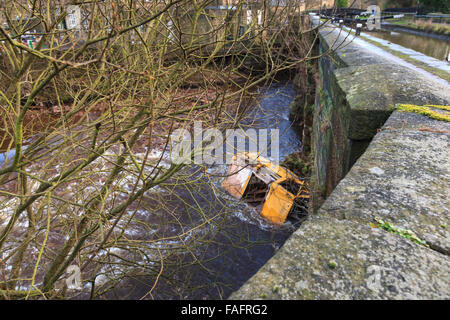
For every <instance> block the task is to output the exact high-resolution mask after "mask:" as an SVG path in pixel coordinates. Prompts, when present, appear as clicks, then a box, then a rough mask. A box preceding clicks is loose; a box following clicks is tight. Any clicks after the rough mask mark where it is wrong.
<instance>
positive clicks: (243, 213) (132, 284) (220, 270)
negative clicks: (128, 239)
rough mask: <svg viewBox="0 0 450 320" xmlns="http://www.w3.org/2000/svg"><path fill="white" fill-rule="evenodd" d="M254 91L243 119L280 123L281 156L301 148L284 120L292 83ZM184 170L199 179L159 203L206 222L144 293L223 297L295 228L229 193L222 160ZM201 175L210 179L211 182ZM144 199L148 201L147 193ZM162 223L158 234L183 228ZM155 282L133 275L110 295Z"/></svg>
mask: <svg viewBox="0 0 450 320" xmlns="http://www.w3.org/2000/svg"><path fill="white" fill-rule="evenodd" d="M259 93H260V97H261V98H260V99H259V101H258V102H255V106H254V108H253V109H252V112H251V114H250V117H249V118H248V119H246V120H245V121H243V123H242V125H243V126H244V127H245V128H254V129H279V130H280V146H279V150H280V160H283V159H284V158H285V157H286V156H287V155H288V154H290V153H291V152H293V151H295V150H300V148H301V143H300V141H299V139H298V137H297V134H296V132H295V130H294V128H293V127H292V123H291V121H290V120H289V108H288V107H289V104H290V102H291V101H292V99H293V97H294V95H295V91H294V89H293V86H292V84H290V83H287V84H273V85H271V86H269V87H263V88H260V91H259ZM188 170H191V171H192V173H193V176H192V179H193V180H195V179H198V180H197V182H195V183H193V184H192V185H190V186H178V187H177V189H176V190H173V192H172V193H170V194H165V195H164V203H165V207H164V208H163V209H162V210H163V211H165V213H164V214H162V216H164V217H169V216H174V215H176V219H177V221H180V222H181V223H182V224H183V225H184V226H185V227H186V229H189V227H193V226H196V225H199V222H202V221H209V222H208V223H205V224H204V225H203V226H201V227H199V228H197V229H196V230H195V232H193V233H192V234H191V235H190V236H192V237H195V238H196V242H195V243H196V246H195V247H193V248H192V250H191V251H190V252H188V253H186V252H185V253H183V254H180V255H177V254H174V255H173V259H178V261H179V266H178V267H173V266H171V267H168V268H166V269H164V270H163V271H162V273H161V277H160V278H159V280H158V284H157V285H156V287H155V288H154V289H153V291H152V293H151V296H150V295H147V296H146V298H150V297H152V298H154V299H223V298H226V297H228V296H229V295H230V294H231V293H232V292H233V291H235V290H237V289H238V288H239V287H240V286H241V285H242V284H243V283H244V282H245V281H246V280H247V279H249V278H250V277H251V276H252V275H253V274H254V273H256V271H258V270H259V268H260V267H262V266H263V265H264V263H265V262H266V261H267V260H268V259H270V258H271V257H272V256H273V255H274V253H275V252H276V251H277V250H278V248H279V247H281V246H282V244H283V243H284V242H285V240H286V239H287V238H288V237H289V235H290V234H291V233H292V232H293V231H294V229H295V228H294V226H292V225H291V224H290V223H286V224H285V226H283V227H281V228H280V227H274V226H272V225H271V224H269V223H267V222H265V221H264V220H263V219H261V218H260V216H259V213H258V211H257V210H256V209H255V208H253V207H250V206H248V205H247V204H246V203H243V202H239V201H236V200H235V199H233V198H231V197H230V196H228V195H227V194H226V193H225V192H224V191H223V189H222V188H221V182H222V180H223V177H221V176H220V175H223V174H225V172H226V166H214V167H212V168H210V169H209V174H207V175H206V174H203V173H201V172H200V171H198V172H197V171H196V168H190V169H188ZM200 181H209V182H210V184H208V183H204V184H202V183H199V182H200ZM159 196H161V195H159ZM154 200H155V203H156V202H157V201H156V199H154ZM145 201H146V202H147V206H150V207H151V203H152V197H151V196H149V197H147V198H146V200H145ZM186 204H192V206H189V205H186ZM194 204H195V205H194ZM196 208H201V210H198V209H196ZM140 215H141V216H142V218H143V219H155V221H154V223H157V222H158V221H157V218H154V215H152V218H150V216H149V217H147V218H146V213H145V210H141V212H140ZM208 219H209V220H208ZM164 225H165V228H164V230H158V233H159V234H158V237H160V238H161V237H168V236H170V235H171V234H177V233H180V232H181V231H182V230H180V229H179V226H178V225H177V224H176V223H174V224H170V223H169V224H168V223H167V221H165V224H164ZM138 233H139V232H138ZM141 236H143V235H141ZM168 245H170V243H169V244H168ZM175 246H176V244H175ZM199 261H201V263H198V262H199ZM154 282H155V279H154V278H152V279H147V278H145V277H136V279H135V280H131V281H127V283H126V284H123V285H120V288H117V289H116V290H115V292H114V293H113V294H111V296H109V297H110V298H111V297H115V298H121V299H124V298H125V299H138V298H141V297H142V296H144V295H146V293H147V292H148V291H149V290H150V289H151V288H152V286H153V284H154Z"/></svg>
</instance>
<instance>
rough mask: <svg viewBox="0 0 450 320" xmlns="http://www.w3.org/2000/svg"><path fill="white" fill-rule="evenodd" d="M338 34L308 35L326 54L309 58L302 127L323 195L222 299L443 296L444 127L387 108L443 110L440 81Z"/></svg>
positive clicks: (447, 171)
mask: <svg viewBox="0 0 450 320" xmlns="http://www.w3.org/2000/svg"><path fill="white" fill-rule="evenodd" d="M347 36H348V35H347V34H346V33H343V32H342V31H339V30H337V29H334V28H323V29H322V30H321V31H320V46H321V51H322V52H323V53H325V52H327V50H328V49H329V48H334V49H336V53H334V54H331V55H329V56H326V57H322V58H321V59H320V62H319V64H320V74H321V88H320V90H318V96H317V99H316V106H315V119H314V132H313V137H314V150H313V151H314V153H315V173H314V180H315V183H316V185H317V186H318V189H319V190H321V191H322V195H323V199H325V198H326V200H325V202H323V204H322V205H321V207H320V209H318V210H317V211H316V212H315V213H314V214H313V215H311V216H310V217H309V219H308V220H307V221H306V222H305V223H304V224H303V225H302V226H300V228H299V229H298V230H297V231H296V232H295V233H294V234H293V235H292V236H291V238H290V239H288V240H287V241H286V243H285V244H284V246H283V247H282V248H281V249H280V250H279V251H278V252H277V253H276V254H275V256H274V257H272V258H271V259H270V260H269V261H268V262H267V264H266V265H265V266H263V267H262V268H261V269H260V270H259V271H258V272H257V273H256V274H255V275H254V276H253V277H252V278H251V279H249V280H248V281H247V282H246V283H245V284H244V285H243V286H242V287H241V289H240V290H238V291H237V292H235V293H234V294H233V295H232V296H231V299H258V298H263V299H264V298H268V299H449V298H450V278H449V277H448V275H449V274H450V258H449V253H450V233H449V231H448V228H449V227H450V226H449V220H450V219H449V218H450V198H449V197H448V193H449V190H450V162H449V160H450V123H449V122H445V121H438V120H434V119H431V118H429V117H427V116H424V115H418V114H414V113H406V112H400V111H395V109H394V105H396V104H398V103H411V104H418V105H423V104H438V105H449V104H450V96H449V95H450V90H449V89H450V87H449V84H448V83H447V82H445V81H443V80H441V79H438V78H435V77H434V76H432V75H430V74H428V73H426V72H424V71H422V70H419V69H417V68H414V67H413V66H411V65H408V64H407V63H405V62H403V61H402V60H400V59H398V58H395V57H394V56H392V55H390V54H388V53H383V52H379V51H380V50H378V51H377V50H376V49H375V48H376V47H374V46H371V45H370V44H368V43H365V42H364V41H362V40H360V39H358V40H354V41H350V40H351V38H352V36H350V37H347ZM436 111H438V112H441V113H443V114H446V111H443V110H438V109H436ZM447 114H448V113H447ZM367 146H368V147H367ZM320 202H321V201H317V202H316V204H317V205H319V204H320ZM377 218H380V219H382V220H384V221H385V222H386V221H387V222H389V223H390V225H392V226H394V227H397V228H403V229H404V230H408V231H407V232H413V233H414V234H415V235H416V236H417V237H418V238H419V239H420V240H423V241H425V242H426V246H425V245H422V244H418V243H416V242H414V241H411V240H410V239H408V238H407V237H405V236H401V235H398V234H395V233H393V232H388V231H385V230H384V229H382V228H380V227H377V226H378V223H377V222H376V220H377Z"/></svg>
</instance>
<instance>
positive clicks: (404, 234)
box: [372, 218, 430, 248]
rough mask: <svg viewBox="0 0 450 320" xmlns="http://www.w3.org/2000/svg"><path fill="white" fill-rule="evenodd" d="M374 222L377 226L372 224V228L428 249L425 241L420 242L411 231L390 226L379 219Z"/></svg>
mask: <svg viewBox="0 0 450 320" xmlns="http://www.w3.org/2000/svg"><path fill="white" fill-rule="evenodd" d="M375 221H376V222H377V225H374V224H372V227H373V226H375V227H377V228H381V229H383V230H385V231H388V232H392V233H394V234H396V235H399V236H401V237H403V238H406V239H408V240H411V241H413V242H415V243H417V244H420V245H423V246H425V247H428V248H429V247H430V246H429V245H428V244H427V243H426V241H425V240H421V239H420V238H419V237H418V236H416V234H415V233H414V232H412V231H411V230H407V229H403V228H399V227H396V226H394V225H391V224H390V223H389V222H388V221H383V220H381V219H380V218H375Z"/></svg>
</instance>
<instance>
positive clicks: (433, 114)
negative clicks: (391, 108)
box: [397, 104, 450, 122]
mask: <svg viewBox="0 0 450 320" xmlns="http://www.w3.org/2000/svg"><path fill="white" fill-rule="evenodd" d="M430 107H432V108H437V109H441V110H445V111H447V112H446V113H447V114H442V113H439V112H437V111H434V110H431V109H430ZM397 110H398V111H404V112H414V113H417V114H421V115H424V116H427V117H429V118H432V119H435V120H440V121H447V122H450V115H449V114H450V113H449V112H448V111H450V106H436V105H427V106H415V105H412V104H401V105H399V106H398V107H397Z"/></svg>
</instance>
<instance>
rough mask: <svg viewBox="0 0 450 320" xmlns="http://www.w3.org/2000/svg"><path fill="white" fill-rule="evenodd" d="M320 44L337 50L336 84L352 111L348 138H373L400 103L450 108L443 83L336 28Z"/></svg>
mask: <svg viewBox="0 0 450 320" xmlns="http://www.w3.org/2000/svg"><path fill="white" fill-rule="evenodd" d="M320 38H321V44H322V45H324V46H325V48H334V49H336V51H335V52H334V53H333V54H332V58H333V60H334V61H336V64H337V65H338V67H339V68H338V69H336V70H335V71H334V74H335V77H336V81H337V84H338V85H339V86H340V87H341V89H342V90H343V92H344V93H345V95H346V101H347V104H348V106H349V107H350V111H351V114H352V116H351V119H350V130H349V138H350V139H353V140H364V139H370V138H372V137H373V136H374V135H375V133H376V130H377V129H378V128H380V126H381V125H382V124H383V123H384V122H385V121H386V119H387V117H388V116H389V115H390V113H391V112H392V110H393V106H394V105H395V104H397V103H410V104H419V105H422V104H429V103H431V104H450V86H449V84H448V83H447V82H446V81H445V80H443V79H439V78H437V77H436V76H434V75H432V74H429V73H428V72H426V71H424V70H421V69H419V68H417V67H415V66H413V65H411V64H409V63H407V62H406V61H403V60H402V59H399V58H398V57H395V56H394V55H392V54H390V53H387V52H385V51H382V50H380V49H379V48H377V47H376V46H373V45H371V44H369V43H367V42H365V41H363V40H360V39H357V38H355V37H354V36H353V35H351V34H350V35H349V33H348V32H346V31H344V30H341V29H339V28H335V27H324V28H322V29H321V30H320Z"/></svg>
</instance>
